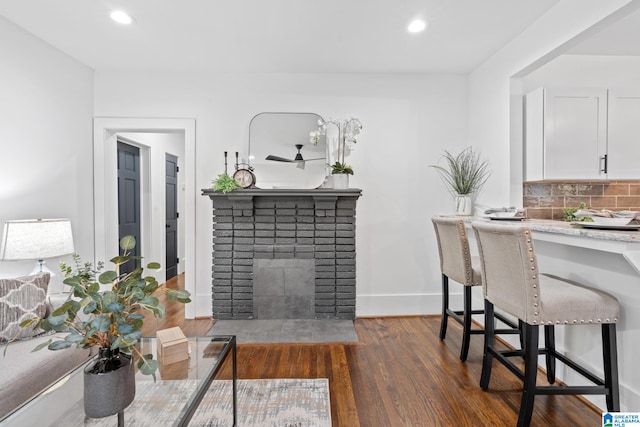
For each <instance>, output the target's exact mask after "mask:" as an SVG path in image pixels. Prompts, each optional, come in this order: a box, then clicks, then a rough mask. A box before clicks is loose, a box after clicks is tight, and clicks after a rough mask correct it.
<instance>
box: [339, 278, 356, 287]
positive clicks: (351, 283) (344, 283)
mask: <svg viewBox="0 0 640 427" xmlns="http://www.w3.org/2000/svg"><path fill="white" fill-rule="evenodd" d="M336 285H337V286H355V285H356V279H337V280H336Z"/></svg>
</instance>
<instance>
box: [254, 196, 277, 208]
mask: <svg viewBox="0 0 640 427" xmlns="http://www.w3.org/2000/svg"><path fill="white" fill-rule="evenodd" d="M254 205H255V207H256V208H260V209H273V208H275V207H276V199H275V198H273V197H259V198H257V199H255V200H254Z"/></svg>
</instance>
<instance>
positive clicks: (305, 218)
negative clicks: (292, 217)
mask: <svg viewBox="0 0 640 427" xmlns="http://www.w3.org/2000/svg"><path fill="white" fill-rule="evenodd" d="M296 220H297V221H296V222H297V223H298V224H301V223H302V224H313V222H314V217H312V216H299V217H297V218H296Z"/></svg>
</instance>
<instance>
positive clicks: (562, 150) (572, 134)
mask: <svg viewBox="0 0 640 427" xmlns="http://www.w3.org/2000/svg"><path fill="white" fill-rule="evenodd" d="M543 120H544V151H543V168H544V169H543V170H544V178H545V179H591V178H605V177H606V176H605V174H604V169H605V162H606V157H605V155H606V154H607V90H606V89H593V88H562V89H555V88H554V89H551V88H546V89H545V90H544V119H543Z"/></svg>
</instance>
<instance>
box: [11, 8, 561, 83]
mask: <svg viewBox="0 0 640 427" xmlns="http://www.w3.org/2000/svg"><path fill="white" fill-rule="evenodd" d="M557 2H558V0H535V1H533V0H482V1H479V0H56V1H52V0H2V1H0V15H2V16H4V17H5V18H6V19H8V20H9V21H12V22H14V23H15V24H17V25H18V26H20V27H22V28H24V29H26V30H27V31H28V32H30V33H32V34H34V35H36V36H37V37H39V38H41V39H43V40H45V41H46V42H48V43H49V44H51V45H52V46H55V47H56V48H58V49H60V50H61V51H63V52H65V53H67V54H68V55H70V56H72V57H74V58H76V59H77V60H79V61H80V62H82V63H84V64H86V65H88V66H90V67H92V68H94V69H96V70H113V69H117V70H206V71H213V72H277V73H282V72H284V73H350V72H368V73H392V72H393V73H395V72H397V73H424V72H430V73H440V72H441V73H461V74H464V73H468V72H470V71H472V70H473V69H475V68H476V67H477V66H478V65H480V64H481V63H482V62H483V61H484V60H485V59H487V58H488V57H489V56H491V55H492V54H493V53H495V52H496V51H498V50H499V49H500V48H501V47H503V46H504V45H505V44H507V43H508V42H509V41H510V40H511V39H513V38H514V37H515V36H517V35H518V34H519V33H521V32H522V31H523V30H524V29H525V28H526V27H528V26H529V25H530V24H531V23H533V22H534V21H535V20H536V19H537V18H538V17H540V16H541V15H543V14H544V13H545V12H546V11H547V10H548V9H549V8H551V7H552V6H553V5H555V4H556V3H557ZM119 8H121V9H124V10H126V11H127V12H128V13H130V14H131V15H132V16H133V17H134V18H135V24H134V25H131V26H128V27H125V26H122V25H118V24H116V23H114V22H112V21H111V20H110V18H109V16H108V15H109V12H110V11H112V10H114V9H119ZM416 17H422V18H424V19H426V20H427V21H428V28H427V31H425V32H423V33H419V34H409V33H408V32H407V31H406V27H407V25H408V23H409V22H410V21H411V20H412V19H414V18H416Z"/></svg>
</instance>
